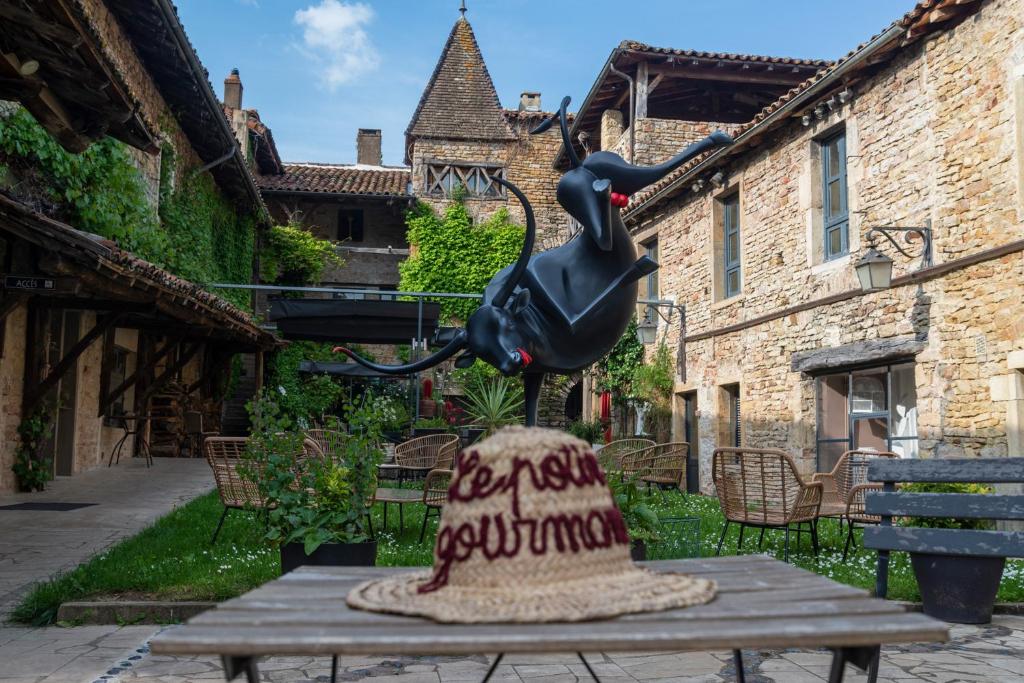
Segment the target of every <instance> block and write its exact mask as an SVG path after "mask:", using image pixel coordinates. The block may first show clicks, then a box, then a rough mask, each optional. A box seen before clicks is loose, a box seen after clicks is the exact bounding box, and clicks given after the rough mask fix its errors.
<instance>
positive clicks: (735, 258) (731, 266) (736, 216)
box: [720, 192, 743, 299]
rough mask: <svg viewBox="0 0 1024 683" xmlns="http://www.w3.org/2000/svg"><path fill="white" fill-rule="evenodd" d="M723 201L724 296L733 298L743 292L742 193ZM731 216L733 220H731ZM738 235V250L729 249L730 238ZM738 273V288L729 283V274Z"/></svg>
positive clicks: (724, 198) (734, 194) (736, 193)
mask: <svg viewBox="0 0 1024 683" xmlns="http://www.w3.org/2000/svg"><path fill="white" fill-rule="evenodd" d="M720 201H721V203H722V298H723V299H731V298H732V297H734V296H738V295H739V294H742V293H743V270H742V265H743V245H742V243H741V240H742V234H743V233H742V231H741V227H740V193H739V192H735V193H733V194H731V195H729V196H728V197H723V198H722V199H721V200H720ZM730 217H731V218H732V220H731V221H730ZM733 235H735V236H736V252H737V253H735V254H733V253H731V250H730V249H729V238H730V237H732V236H733ZM733 273H735V274H736V289H735V290H734V289H732V287H731V286H730V284H729V276H730V275H732V274H733Z"/></svg>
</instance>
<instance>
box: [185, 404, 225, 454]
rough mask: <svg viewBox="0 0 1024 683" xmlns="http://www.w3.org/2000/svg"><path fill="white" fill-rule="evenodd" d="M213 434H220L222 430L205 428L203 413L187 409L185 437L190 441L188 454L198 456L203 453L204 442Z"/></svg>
mask: <svg viewBox="0 0 1024 683" xmlns="http://www.w3.org/2000/svg"><path fill="white" fill-rule="evenodd" d="M211 436H220V432H212V431H206V430H205V429H203V414H202V413H201V412H199V411H198V410H188V411H185V438H186V440H187V441H188V455H189V457H190V458H198V457H199V456H200V455H202V453H203V442H204V441H205V440H206V439H208V438H209V437H211Z"/></svg>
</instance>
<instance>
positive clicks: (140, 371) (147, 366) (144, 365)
mask: <svg viewBox="0 0 1024 683" xmlns="http://www.w3.org/2000/svg"><path fill="white" fill-rule="evenodd" d="M181 339H182V337H177V338H175V339H172V340H170V341H168V342H167V344H166V345H165V346H164V347H163V348H161V349H160V350H159V351H157V352H156V353H155V354H154V355H153V357H152V358H150V359H144V357H143V356H144V354H143V353H142V349H141V345H142V337H141V335H140V337H139V345H140V349H139V363H138V365H137V366H136V367H135V372H133V373H132V374H131V376H130V377H128V378H127V379H125V380H124V381H123V382H121V383H120V384H119V385H117V387H116V388H115V389H114V390H113V391H111V392H110V395H109V396H107V397H106V398H103V397H102V396H101V397H100V416H101V417H102V416H103V415H106V414H107V411H108V410H109V409H110V404H111V403H113V402H114V401H116V400H117V399H118V397H119V396H121V394H123V393H124V392H126V391H128V390H129V389H131V388H132V386H134V385H135V384H136V383H137V382H138V381H139V379H140V378H141V377H142V376H143V375H144V374H145V373H147V372H149V371H150V370H152V369H153V368H154V367H155V366H156V364H157V363H159V362H160V361H161V360H162V359H163V357H164V356H166V355H167V353H168V352H169V351H170V350H171V349H172V348H174V347H175V346H176V345H177V344H178V343H179V342H180V341H181Z"/></svg>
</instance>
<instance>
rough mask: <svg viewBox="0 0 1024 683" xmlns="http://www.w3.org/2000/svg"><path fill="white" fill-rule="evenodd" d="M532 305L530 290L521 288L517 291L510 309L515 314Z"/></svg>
mask: <svg viewBox="0 0 1024 683" xmlns="http://www.w3.org/2000/svg"><path fill="white" fill-rule="evenodd" d="M529 305H530V290H528V289H520V290H519V291H518V292H516V297H515V298H514V299H513V300H512V302H511V304H510V305H509V309H510V310H511V311H512V314H513V315H516V314H519V313H522V312H523V309H524V308H526V307H527V306H529Z"/></svg>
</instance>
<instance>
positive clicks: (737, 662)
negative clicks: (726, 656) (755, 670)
mask: <svg viewBox="0 0 1024 683" xmlns="http://www.w3.org/2000/svg"><path fill="white" fill-rule="evenodd" d="M732 666H733V668H734V669H736V683H747V675H746V674H745V673H744V672H743V652H742V651H740V650H733V651H732Z"/></svg>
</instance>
